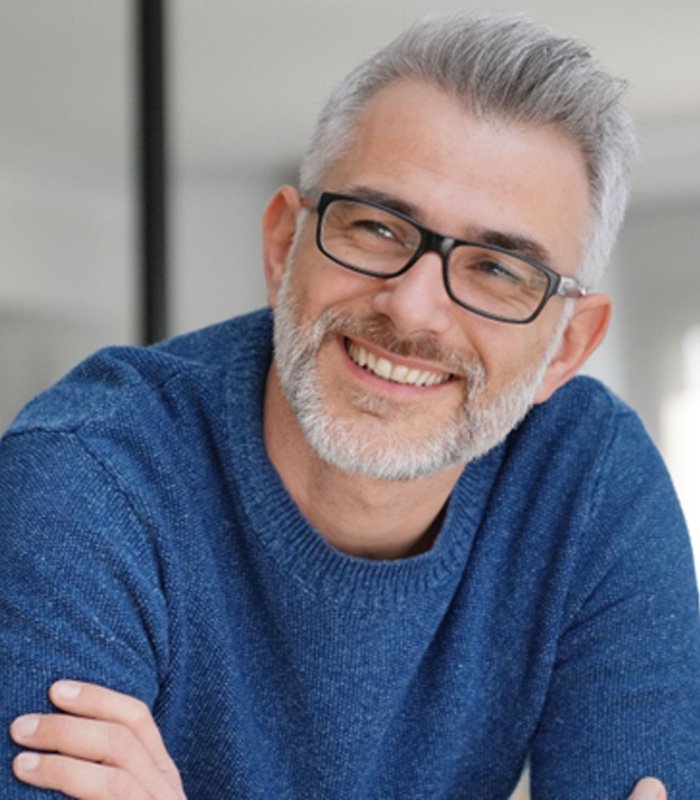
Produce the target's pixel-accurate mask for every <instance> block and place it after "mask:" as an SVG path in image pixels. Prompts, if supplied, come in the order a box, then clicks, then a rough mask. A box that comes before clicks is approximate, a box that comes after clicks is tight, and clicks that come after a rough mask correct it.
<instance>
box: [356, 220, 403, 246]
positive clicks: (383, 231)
mask: <svg viewBox="0 0 700 800" xmlns="http://www.w3.org/2000/svg"><path fill="white" fill-rule="evenodd" d="M353 227H355V228H357V229H359V230H362V231H363V232H366V233H369V234H372V235H374V236H377V237H379V238H381V239H390V240H392V241H396V240H397V238H398V237H397V236H396V233H395V232H394V231H393V230H392V229H391V228H389V227H388V226H387V225H385V224H384V223H382V222H377V221H376V220H373V219H362V220H357V221H356V222H354V223H353Z"/></svg>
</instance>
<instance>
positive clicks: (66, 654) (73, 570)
mask: <svg viewBox="0 0 700 800" xmlns="http://www.w3.org/2000/svg"><path fill="white" fill-rule="evenodd" d="M269 359H270V318H269V314H268V313H267V312H258V313H256V314H253V315H249V316H247V317H243V318H240V319H236V320H233V321H231V322H228V323H225V324H222V325H219V326H216V327H213V328H210V329H207V330H205V331H201V332H198V333H194V334H191V335H188V336H185V337H181V338H178V339H175V340H173V341H171V342H168V343H166V344H164V345H161V346H158V347H155V348H151V349H138V348H114V349H109V350H106V351H103V352H101V353H100V354H98V355H97V356H95V357H93V358H92V359H90V360H88V361H87V362H85V363H84V364H82V365H81V366H79V367H78V368H76V369H75V370H74V371H73V372H72V373H71V374H70V375H69V376H68V377H67V378H66V379H64V380H63V381H62V382H61V383H59V384H58V385H57V386H56V387H54V388H53V389H51V390H49V391H48V392H47V393H45V394H44V395H42V396H40V397H39V398H38V399H37V400H35V401H34V402H33V403H31V404H30V405H29V406H28V407H27V409H26V410H25V411H24V412H23V413H22V414H21V415H20V417H19V418H18V420H17V421H16V422H15V424H14V425H13V427H12V428H11V430H10V432H9V433H8V434H7V435H6V436H5V438H4V439H3V441H2V443H1V444H0V545H1V548H2V550H1V552H2V559H1V566H0V657H1V659H2V661H1V664H2V675H1V677H2V681H1V682H0V697H1V713H2V724H3V725H4V726H7V725H9V722H10V720H11V719H12V718H13V717H14V716H15V715H17V714H18V713H20V712H26V711H31V710H44V709H46V710H48V702H47V698H46V690H47V687H48V685H49V683H50V682H51V681H53V680H55V679H57V678H59V677H72V678H76V679H84V680H92V681H98V682H101V683H105V684H107V685H109V686H112V687H113V688H115V689H118V690H120V691H125V692H128V693H131V694H134V695H137V696H139V697H141V698H143V699H144V700H146V701H147V702H148V703H149V704H150V705H151V707H152V708H153V711H154V714H155V717H156V720H157V722H158V724H159V725H160V727H161V730H162V732H163V734H164V737H165V741H166V743H167V746H168V748H169V750H170V752H171V754H172V756H173V757H174V759H175V761H176V763H177V764H178V766H179V767H180V770H181V772H182V776H183V779H184V783H185V788H186V791H187V794H188V797H189V798H190V800H209V799H211V800H229V799H235V800H248V799H249V798H250V799H251V800H252V799H253V798H256V800H257V799H258V798H260V799H261V800H262V799H263V798H264V800H272V799H273V798H274V800H283V799H285V798H289V799H290V800H291V799H292V798H294V799H295V800H309V799H310V798H323V800H326V799H328V798H343V799H345V798H357V800H392V799H394V798H395V799H396V800H412V799H413V798H415V800H433V799H434V798H440V799H441V798H475V799H476V800H492V799H493V800H496V799H497V798H498V799H501V800H505V798H507V797H508V796H509V793H510V792H511V791H512V789H513V787H514V785H515V783H516V781H517V778H518V775H519V773H520V771H521V769H522V766H523V762H524V760H525V758H526V754H528V753H529V754H530V758H531V769H532V783H533V797H535V798H537V800H598V799H600V800H611V798H612V799H615V798H620V799H621V800H622V798H626V797H627V794H628V792H629V791H630V790H631V788H632V786H633V784H634V783H635V781H636V779H637V778H639V777H641V776H643V775H646V774H652V775H656V776H658V777H659V778H661V779H662V780H664V781H665V782H666V783H667V785H668V787H669V788H670V790H671V798H672V800H697V798H698V797H700V625H699V620H698V604H697V594H696V589H695V584H694V577H693V572H692V566H691V563H692V562H691V554H690V549H689V543H688V538H687V534H686V531H685V528H684V524H683V520H682V517H681V514H680V512H679V509H678V505H677V502H676V499H675V497H674V494H673V491H672V488H671V485H670V482H669V479H668V477H667V474H666V472H665V470H664V467H663V465H662V463H661V461H660V459H659V456H658V455H657V453H656V451H655V450H654V448H653V446H652V445H651V444H650V442H649V440H648V438H647V436H646V434H645V433H644V431H643V429H642V427H641V425H640V423H639V421H638V420H637V418H636V417H635V416H634V415H633V413H632V412H630V411H629V410H628V409H627V408H626V407H624V406H623V405H622V404H621V403H620V402H619V401H618V400H616V399H615V398H614V397H612V396H611V395H610V394H609V393H608V392H607V391H606V390H605V389H604V388H603V387H601V386H600V385H599V384H597V383H596V382H594V381H591V380H588V379H576V380H574V381H572V382H570V383H569V384H568V385H567V386H565V387H564V388H563V389H561V390H560V391H559V392H557V393H556V395H555V396H554V397H553V398H552V399H551V400H550V401H549V402H547V403H546V404H544V405H541V406H537V407H536V408H535V409H534V410H533V411H532V412H531V413H530V414H529V415H528V417H527V419H526V421H525V422H524V423H523V424H522V425H521V426H520V427H519V428H518V429H517V430H516V431H514V432H513V433H512V434H511V435H510V437H509V438H508V439H507V441H506V442H505V443H504V444H503V445H501V446H499V447H497V448H495V449H494V450H493V451H491V452H490V453H489V454H488V455H486V456H485V457H483V458H482V459H480V460H479V461H477V462H475V463H473V464H471V465H469V466H468V467H467V468H466V469H465V470H464V473H463V475H462V477H461V478H460V480H459V482H458V484H457V486H456V487H455V490H454V492H453V494H452V496H451V498H450V501H449V505H448V508H447V512H446V516H445V520H444V524H443V526H442V529H441V532H440V534H439V536H438V538H437V541H436V542H435V545H434V546H433V548H432V549H431V550H430V551H429V552H427V553H424V554H422V555H419V556H415V557H411V558H406V559H402V560H397V561H387V562H381V561H368V560H363V559H360V558H354V557H351V556H348V555H345V554H343V553H340V552H338V551H336V550H334V549H333V548H332V547H331V546H329V545H328V544H327V543H326V542H325V541H324V539H322V538H321V537H320V536H319V535H318V533H317V532H315V531H314V530H313V529H312V528H311V527H310V526H309V524H308V523H307V522H306V520H305V519H304V518H303V517H302V516H301V514H300V512H299V510H298V509H297V508H296V507H295V505H294V503H293V501H292V500H291V498H290V497H289V495H288V494H287V492H286V490H285V488H284V486H283V485H282V483H281V481H280V480H279V478H278V476H277V474H276V473H275V471H274V469H273V467H272V465H271V464H270V462H269V460H268V458H267V454H266V451H265V448H264V444H263V438H262V419H261V407H262V396H263V389H264V379H265V374H266V370H267V366H268V364H269ZM4 741H5V744H4V747H3V759H2V770H1V772H2V774H1V776H0V797H2V798H3V800H5V798H8V799H9V798H18V800H19V799H20V798H27V800H28V798H30V797H36V798H44V797H47V794H46V793H42V792H39V791H37V790H35V789H30V788H27V787H24V786H22V785H20V784H19V783H17V782H15V781H14V779H13V778H12V776H11V774H10V769H9V761H10V758H11V757H12V755H14V753H15V752H16V749H15V748H14V746H13V745H11V744H10V742H9V739H7V737H6V738H5V740H4Z"/></svg>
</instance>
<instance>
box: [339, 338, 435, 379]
mask: <svg viewBox="0 0 700 800" xmlns="http://www.w3.org/2000/svg"><path fill="white" fill-rule="evenodd" d="M347 350H348V355H349V356H350V358H351V359H352V360H353V361H354V362H355V363H356V364H357V365H358V366H360V367H364V368H365V369H367V370H368V371H369V372H372V373H373V374H374V375H378V376H379V377H380V378H384V380H385V381H393V382H394V383H404V384H409V385H411V386H437V385H438V384H440V383H445V382H446V381H448V380H449V379H450V376H449V375H447V374H445V373H440V372H429V371H428V370H419V369H409V368H408V367H406V366H404V365H402V364H392V363H391V361H389V360H388V359H386V358H377V356H375V355H374V353H370V352H369V351H368V350H365V348H364V347H362V346H361V345H358V344H354V343H353V342H348V347H347Z"/></svg>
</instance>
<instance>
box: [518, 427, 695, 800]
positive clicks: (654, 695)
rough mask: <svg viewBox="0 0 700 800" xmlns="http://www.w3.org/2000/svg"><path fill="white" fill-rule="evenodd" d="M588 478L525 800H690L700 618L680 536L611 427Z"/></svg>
mask: <svg viewBox="0 0 700 800" xmlns="http://www.w3.org/2000/svg"><path fill="white" fill-rule="evenodd" d="M620 417H621V421H620V424H619V425H618V426H617V431H616V433H615V434H614V435H613V437H612V439H611V441H610V442H609V443H608V446H607V447H606V448H605V449H606V455H605V458H604V462H603V465H602V466H601V468H600V471H599V474H598V475H595V476H593V478H594V481H593V485H594V488H593V490H592V491H591V495H590V504H589V508H588V510H587V511H588V513H587V514H586V515H585V516H584V520H585V521H584V527H585V531H584V532H582V534H581V537H580V538H581V540H582V541H585V542H586V543H587V544H586V546H582V547H581V548H580V550H579V552H578V554H577V556H576V558H575V559H574V560H573V567H572V571H573V572H574V573H575V574H574V575H573V576H572V578H571V583H570V585H571V587H572V589H571V591H570V595H569V597H568V604H567V614H566V618H565V620H564V625H563V633H562V635H561V637H560V640H559V646H558V652H557V659H556V664H555V667H554V671H553V675H552V679H551V684H550V689H549V692H548V697H547V702H546V705H545V708H544V713H543V716H542V720H541V724H540V726H539V729H538V732H537V734H536V737H535V739H534V742H533V746H532V775H531V778H532V791H533V794H532V796H533V800H555V798H556V800H581V798H586V800H615V799H616V798H619V800H624V799H626V798H627V797H628V795H629V794H630V793H631V791H632V788H633V786H634V784H635V782H636V781H637V780H638V779H639V778H641V777H643V776H645V775H652V776H655V777H657V778H659V779H660V780H662V781H663V782H664V783H665V785H666V787H667V789H668V791H669V798H670V799H671V800H696V799H697V798H698V797H700V618H699V616H698V598H697V590H696V584H695V576H694V573H693V560H692V554H691V550H690V545H689V540H688V535H687V532H686V528H685V524H684V521H683V517H682V514H681V511H680V509H679V506H678V502H677V500H676V498H675V494H674V491H673V488H672V486H671V483H670V480H669V478H668V475H667V473H666V471H665V468H664V466H663V464H662V462H661V459H660V457H659V456H658V454H657V453H656V451H655V449H654V448H653V445H652V444H651V443H650V442H649V441H648V439H647V437H646V434H645V433H644V432H643V431H642V430H641V427H640V426H639V423H638V422H637V421H636V419H635V418H633V417H632V415H620Z"/></svg>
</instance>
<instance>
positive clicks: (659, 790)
mask: <svg viewBox="0 0 700 800" xmlns="http://www.w3.org/2000/svg"><path fill="white" fill-rule="evenodd" d="M665 797H666V794H665V792H664V789H663V787H662V786H661V785H660V784H659V783H658V781H655V780H649V779H645V780H643V781H640V782H639V783H638V784H637V787H636V789H635V790H634V792H633V793H632V795H631V796H630V800H664V798H665Z"/></svg>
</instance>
